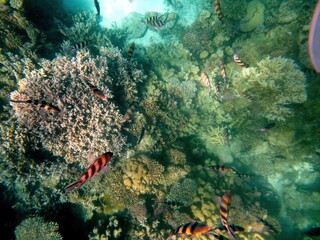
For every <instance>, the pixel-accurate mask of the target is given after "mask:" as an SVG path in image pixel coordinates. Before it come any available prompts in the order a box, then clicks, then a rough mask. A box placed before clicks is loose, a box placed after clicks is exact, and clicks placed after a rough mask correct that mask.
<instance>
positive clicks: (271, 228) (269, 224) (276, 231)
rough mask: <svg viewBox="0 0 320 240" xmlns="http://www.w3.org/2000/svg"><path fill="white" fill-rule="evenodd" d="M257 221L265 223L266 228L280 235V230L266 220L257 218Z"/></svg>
mask: <svg viewBox="0 0 320 240" xmlns="http://www.w3.org/2000/svg"><path fill="white" fill-rule="evenodd" d="M257 220H258V221H260V222H261V223H263V225H264V226H266V227H267V228H268V229H269V230H270V231H272V232H274V233H278V230H277V229H276V228H275V227H274V226H273V225H272V224H271V223H269V222H267V221H266V220H265V219H263V218H261V217H257Z"/></svg>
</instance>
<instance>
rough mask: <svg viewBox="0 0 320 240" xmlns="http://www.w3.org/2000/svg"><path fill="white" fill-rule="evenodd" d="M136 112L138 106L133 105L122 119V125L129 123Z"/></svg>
mask: <svg viewBox="0 0 320 240" xmlns="http://www.w3.org/2000/svg"><path fill="white" fill-rule="evenodd" d="M135 110H136V105H135V104H132V105H131V106H130V107H129V109H128V110H127V112H126V113H125V114H124V116H123V118H122V119H121V121H120V123H125V122H126V121H128V120H129V119H130V118H131V115H132V114H133V113H134V111H135Z"/></svg>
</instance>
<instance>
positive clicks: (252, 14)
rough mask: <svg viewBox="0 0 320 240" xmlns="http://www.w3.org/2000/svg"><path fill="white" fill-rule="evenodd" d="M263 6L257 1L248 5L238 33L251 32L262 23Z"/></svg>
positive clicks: (254, 0)
mask: <svg viewBox="0 0 320 240" xmlns="http://www.w3.org/2000/svg"><path fill="white" fill-rule="evenodd" d="M264 8H265V7H264V5H263V3H261V2H260V1H259V0H253V1H251V2H250V3H249V4H248V7H247V15H246V16H245V17H244V18H243V19H242V20H241V23H240V26H239V27H240V31H241V32H251V31H253V30H255V29H256V28H257V27H259V26H261V25H262V24H263V23H264Z"/></svg>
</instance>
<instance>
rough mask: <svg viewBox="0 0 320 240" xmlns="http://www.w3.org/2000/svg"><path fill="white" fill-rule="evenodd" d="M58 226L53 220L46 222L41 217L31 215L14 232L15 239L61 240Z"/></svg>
mask: <svg viewBox="0 0 320 240" xmlns="http://www.w3.org/2000/svg"><path fill="white" fill-rule="evenodd" d="M58 228H59V226H58V224H57V223H55V222H46V221H45V220H44V219H43V218H42V217H31V218H27V219H25V220H24V221H22V222H21V223H20V225H19V226H17V227H16V230H15V231H14V232H15V235H16V239H17V240H29V239H38V240H62V236H61V235H60V233H59V231H58Z"/></svg>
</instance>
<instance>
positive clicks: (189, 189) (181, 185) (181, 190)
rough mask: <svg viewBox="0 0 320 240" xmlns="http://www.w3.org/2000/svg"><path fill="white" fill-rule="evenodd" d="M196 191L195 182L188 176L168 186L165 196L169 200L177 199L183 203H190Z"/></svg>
mask: <svg viewBox="0 0 320 240" xmlns="http://www.w3.org/2000/svg"><path fill="white" fill-rule="evenodd" d="M196 192H197V184H196V183H195V181H194V180H192V179H190V178H185V179H183V180H182V181H180V182H177V183H175V184H174V185H172V187H171V188H170V191H169V194H168V195H167V198H168V199H170V200H171V201H177V202H180V203H183V204H184V205H190V204H191V203H192V201H193V198H194V197H195V195H196Z"/></svg>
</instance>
